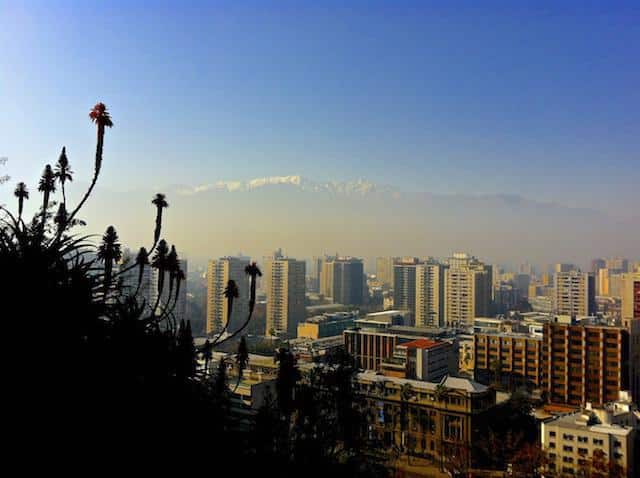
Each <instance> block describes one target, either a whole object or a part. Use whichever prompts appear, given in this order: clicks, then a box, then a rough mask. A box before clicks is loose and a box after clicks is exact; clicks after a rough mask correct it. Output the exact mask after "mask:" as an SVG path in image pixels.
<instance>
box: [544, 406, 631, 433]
mask: <svg viewBox="0 0 640 478" xmlns="http://www.w3.org/2000/svg"><path fill="white" fill-rule="evenodd" d="M582 420H584V416H583V412H576V413H571V414H568V415H564V416H562V417H558V418H556V419H555V420H551V421H550V422H548V423H547V424H546V426H560V427H562V428H568V429H570V430H589V431H592V432H596V433H604V434H607V435H617V436H626V435H628V434H629V433H631V432H632V431H633V428H632V427H625V426H622V425H615V424H603V423H592V424H589V422H587V421H582Z"/></svg>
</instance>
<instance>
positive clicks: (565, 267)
mask: <svg viewBox="0 0 640 478" xmlns="http://www.w3.org/2000/svg"><path fill="white" fill-rule="evenodd" d="M576 269H577V267H576V266H575V265H573V264H566V263H563V262H559V263H558V264H555V265H554V267H553V272H554V273H556V274H559V273H561V272H571V271H575V270H576Z"/></svg>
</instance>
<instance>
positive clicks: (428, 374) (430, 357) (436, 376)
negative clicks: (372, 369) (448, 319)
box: [381, 339, 453, 382]
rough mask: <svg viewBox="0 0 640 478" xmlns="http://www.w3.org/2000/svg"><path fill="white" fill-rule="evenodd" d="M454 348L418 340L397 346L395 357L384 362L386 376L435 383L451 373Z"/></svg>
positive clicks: (382, 367)
mask: <svg viewBox="0 0 640 478" xmlns="http://www.w3.org/2000/svg"><path fill="white" fill-rule="evenodd" d="M452 353H453V346H452V345H451V343H449V342H443V341H437V340H430V339H416V340H412V341H410V342H405V343H403V344H400V345H397V346H396V348H395V351H394V354H393V357H391V358H389V359H387V360H385V361H383V363H382V364H381V370H382V372H383V373H384V374H385V375H389V376H393V377H401V378H408V379H413V380H424V381H428V382H434V381H437V380H440V379H441V378H442V377H444V376H445V375H447V374H448V373H449V362H450V359H451V354H452Z"/></svg>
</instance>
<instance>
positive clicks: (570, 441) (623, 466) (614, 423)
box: [541, 397, 638, 477]
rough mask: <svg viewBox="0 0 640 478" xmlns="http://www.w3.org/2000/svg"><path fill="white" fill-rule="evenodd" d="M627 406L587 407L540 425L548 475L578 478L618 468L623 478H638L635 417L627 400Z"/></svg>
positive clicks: (620, 404)
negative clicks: (581, 475) (578, 476)
mask: <svg viewBox="0 0 640 478" xmlns="http://www.w3.org/2000/svg"><path fill="white" fill-rule="evenodd" d="M626 402H627V403H620V402H617V403H612V404H607V406H606V407H604V408H599V409H598V408H592V407H591V406H590V405H588V406H587V408H585V409H584V410H581V411H579V412H576V413H571V414H568V415H565V416H561V417H558V418H555V419H553V420H551V421H548V422H546V423H543V424H542V428H541V442H542V448H543V450H544V451H545V452H546V454H547V459H548V464H547V467H548V469H549V471H550V472H553V473H563V474H569V475H578V474H580V473H581V472H588V470H590V469H593V468H597V467H598V466H602V467H607V468H608V469H616V468H617V469H618V470H619V471H620V472H621V473H620V474H622V476H628V477H634V476H637V475H636V471H637V468H636V466H637V464H636V463H635V462H636V454H637V450H636V449H635V438H636V434H637V433H638V429H637V416H636V415H635V413H634V411H633V409H631V407H630V400H628V397H627V400H626ZM634 424H635V425H634ZM607 468H605V469H607ZM620 474H617V475H615V476H620Z"/></svg>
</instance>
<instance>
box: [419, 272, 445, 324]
mask: <svg viewBox="0 0 640 478" xmlns="http://www.w3.org/2000/svg"><path fill="white" fill-rule="evenodd" d="M444 271H445V268H444V266H443V265H442V264H438V263H437V262H435V261H429V262H427V263H425V264H420V265H418V266H416V269H415V273H416V277H415V280H416V299H415V301H416V304H415V324H416V326H417V327H442V326H444V298H445V295H444V293H445V285H444Z"/></svg>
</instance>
